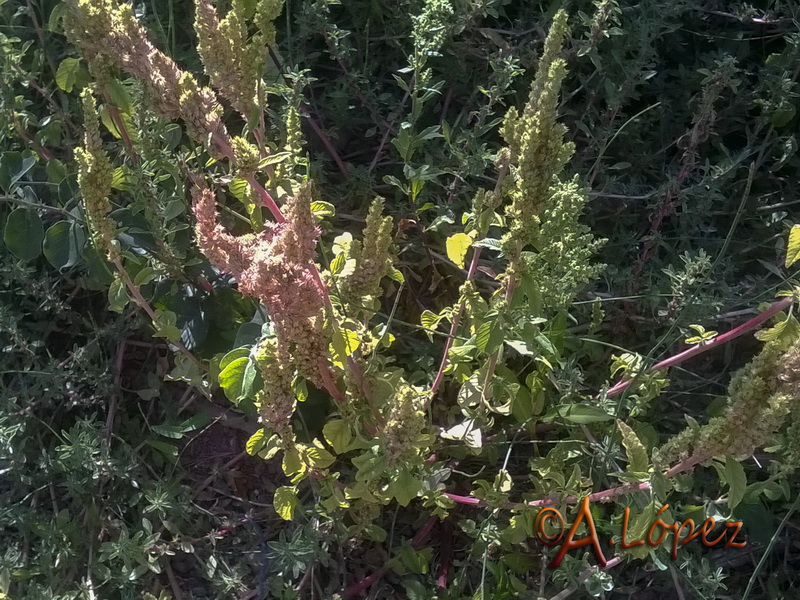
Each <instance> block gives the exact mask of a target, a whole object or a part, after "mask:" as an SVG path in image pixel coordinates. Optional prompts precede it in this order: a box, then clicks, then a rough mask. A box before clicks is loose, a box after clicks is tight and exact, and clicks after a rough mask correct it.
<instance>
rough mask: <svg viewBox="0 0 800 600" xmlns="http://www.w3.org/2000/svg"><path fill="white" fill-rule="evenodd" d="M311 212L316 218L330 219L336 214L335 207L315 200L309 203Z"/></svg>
mask: <svg viewBox="0 0 800 600" xmlns="http://www.w3.org/2000/svg"><path fill="white" fill-rule="evenodd" d="M311 212H312V213H314V216H317V217H332V216H334V215H335V214H336V207H334V206H333V204H331V203H330V202H323V201H322V200H315V201H314V202H312V203H311Z"/></svg>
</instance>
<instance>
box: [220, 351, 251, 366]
mask: <svg viewBox="0 0 800 600" xmlns="http://www.w3.org/2000/svg"><path fill="white" fill-rule="evenodd" d="M247 356H250V349H249V348H236V349H234V350H231V351H230V352H228V353H227V354H226V355H225V356H223V357H222V360H220V361H219V370H220V371H224V370H225V367H227V366H228V365H229V364H231V363H232V362H233V361H234V360H236V359H237V358H242V357H247Z"/></svg>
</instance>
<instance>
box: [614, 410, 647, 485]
mask: <svg viewBox="0 0 800 600" xmlns="http://www.w3.org/2000/svg"><path fill="white" fill-rule="evenodd" d="M617 429H619V432H620V434H622V445H623V446H625V454H626V455H627V457H628V471H630V472H634V473H645V472H647V470H648V468H649V467H650V457H649V456H648V455H647V448H645V447H644V444H642V442H641V440H640V439H639V437H638V436H637V435H636V432H635V431H634V430H633V429H631V427H630V426H629V425H628V424H627V423H625V422H624V421H621V420H619V419H617Z"/></svg>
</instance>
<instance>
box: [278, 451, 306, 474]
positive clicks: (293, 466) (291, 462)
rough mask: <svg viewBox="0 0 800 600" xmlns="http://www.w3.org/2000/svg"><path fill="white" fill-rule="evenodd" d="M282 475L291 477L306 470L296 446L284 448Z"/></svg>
mask: <svg viewBox="0 0 800 600" xmlns="http://www.w3.org/2000/svg"><path fill="white" fill-rule="evenodd" d="M282 466H283V473H284V475H286V476H287V477H291V476H292V475H295V474H296V473H303V472H305V470H306V467H305V465H304V464H303V458H302V457H301V456H300V451H299V450H298V449H297V447H296V446H292V447H289V448H286V450H284V452H283V465H282Z"/></svg>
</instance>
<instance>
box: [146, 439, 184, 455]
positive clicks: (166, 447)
mask: <svg viewBox="0 0 800 600" xmlns="http://www.w3.org/2000/svg"><path fill="white" fill-rule="evenodd" d="M145 443H146V444H147V445H148V446H150V447H151V448H153V449H155V450H158V451H159V452H161V454H163V455H164V456H166V457H167V458H169V459H176V458H178V448H177V447H175V446H174V445H172V444H168V443H167V442H160V441H158V440H146V441H145Z"/></svg>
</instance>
